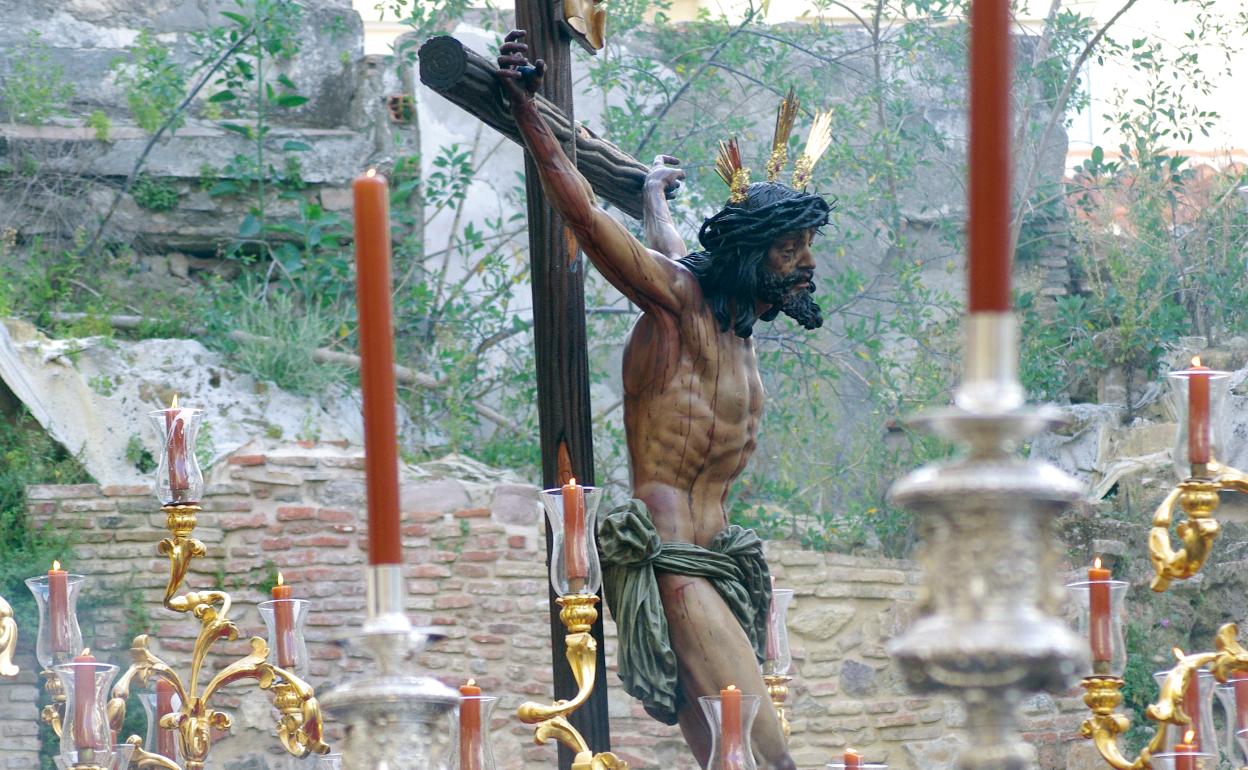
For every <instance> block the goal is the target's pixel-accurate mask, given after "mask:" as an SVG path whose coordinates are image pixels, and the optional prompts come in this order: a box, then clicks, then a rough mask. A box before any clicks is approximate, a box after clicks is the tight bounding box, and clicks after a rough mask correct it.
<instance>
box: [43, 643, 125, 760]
mask: <svg viewBox="0 0 1248 770" xmlns="http://www.w3.org/2000/svg"><path fill="white" fill-rule="evenodd" d="M52 670H53V671H54V672H55V673H56V675H57V677H58V678H59V679H60V680H61V687H62V688H63V689H64V691H65V718H64V720H63V722H62V726H61V751H60V755H61V756H62V757H65V758H66V759H67V760H71V754H72V755H73V756H72V760H71V761H70V762H69V764H70V766H71V767H72V766H73V765H74V764H83V763H82V762H81V761H80V760H81V759H82V757H83V756H85V754H87V753H90V752H97V753H100V754H101V755H103V754H108V753H110V752H111V750H112V746H113V743H114V741H113V734H112V730H110V729H109V726H108V710H107V705H108V691H109V688H110V687H111V686H112V684H113V679H114V678H115V677H116V676H117V667H116V666H114V665H112V664H109V663H101V662H99V661H96V662H94V663H90V662H83V663H75V662H70V663H60V664H57V665H55V666H53V667H52ZM79 684H83V685H84V687H83V688H82V689H81V690H80V689H79V687H78V685H79ZM88 685H89V686H88ZM86 764H90V763H86ZM97 764H104V763H97ZM105 766H107V765H105Z"/></svg>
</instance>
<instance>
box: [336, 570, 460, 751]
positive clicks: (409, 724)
mask: <svg viewBox="0 0 1248 770" xmlns="http://www.w3.org/2000/svg"><path fill="white" fill-rule="evenodd" d="M368 570H369V574H368V577H367V589H368V605H367V606H368V612H369V614H368V618H367V619H366V620H365V622H364V627H363V629H362V630H361V632H360V636H359V638H358V640H357V641H358V643H359V645H360V646H361V647H363V648H364V649H365V650H366V651H367V652H368V653H369V655H370V656H371V657H372V658H373V664H374V671H373V672H372V673H371V674H369V675H367V676H366V677H365V678H364V679H361V680H357V681H354V682H351V683H349V684H345V685H342V686H341V687H338V688H337V689H335V690H334V691H332V692H330V693H327V694H326V695H324V696H323V697H322V698H321V699H320V700H321V706H322V708H323V709H324V710H325V712H326V713H327V714H329V715H330V717H331V718H332V719H333V720H334V721H336V722H339V723H341V724H342V725H343V726H344V727H345V728H346V739H345V740H344V741H343V742H342V747H341V750H342V767H343V768H344V770H433V769H434V768H437V767H440V762H441V757H442V755H443V753H444V750H445V748H446V743H447V741H448V733H449V731H448V730H447V729H446V725H447V722H446V719H447V716H446V715H447V713H448V712H449V711H450V710H451V709H453V708H454V707H455V705H456V704H458V703H459V694H458V693H457V692H455V691H454V690H452V689H451V688H449V687H447V686H446V685H443V684H442V683H440V682H438V681H437V680H435V679H432V678H429V677H425V676H420V675H418V674H417V673H416V672H415V670H414V669H415V659H416V657H417V656H418V655H419V654H420V652H421V651H422V650H423V649H424V647H425V644H426V642H427V641H428V639H429V636H428V634H426V633H423V632H421V631H419V630H416V629H413V628H412V625H411V623H410V621H408V619H407V616H406V614H404V611H403V593H402V588H403V580H402V567H401V566H400V565H397V564H389V565H379V566H374V567H369V568H368Z"/></svg>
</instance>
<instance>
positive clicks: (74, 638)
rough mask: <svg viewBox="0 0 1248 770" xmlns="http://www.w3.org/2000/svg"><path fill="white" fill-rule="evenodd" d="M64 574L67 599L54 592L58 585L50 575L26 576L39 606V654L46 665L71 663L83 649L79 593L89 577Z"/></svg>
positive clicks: (37, 649)
mask: <svg viewBox="0 0 1248 770" xmlns="http://www.w3.org/2000/svg"><path fill="white" fill-rule="evenodd" d="M61 574H62V575H63V576H64V582H65V586H64V596H65V599H64V602H63V604H62V602H61V601H60V600H59V599H55V598H54V597H53V596H52V593H53V591H54V590H55V589H54V587H53V586H52V585H51V582H52V579H51V578H50V577H49V576H48V575H37V576H35V577H32V578H27V579H26V587H27V588H29V589H30V592H31V593H32V594H34V596H35V604H37V605H38V607H39V633H38V635H37V636H36V637H35V657H36V658H38V659H39V665H40V666H42V667H43V668H44V669H50V668H52V667H53V666H55V665H57V664H58V663H68V662H69V661H71V660H73V659H74V656H75V655H77V654H78V653H80V652H82V647H83V644H82V629H81V628H79V626H78V594H79V592H81V590H82V586H83V585H84V584H85V583H86V581H87V579H86V577H85V576H83V575H69V574H65V573H61Z"/></svg>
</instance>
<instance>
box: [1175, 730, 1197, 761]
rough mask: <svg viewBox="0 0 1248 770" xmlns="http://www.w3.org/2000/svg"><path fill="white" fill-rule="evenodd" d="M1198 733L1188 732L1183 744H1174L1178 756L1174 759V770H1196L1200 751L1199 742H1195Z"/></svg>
mask: <svg viewBox="0 0 1248 770" xmlns="http://www.w3.org/2000/svg"><path fill="white" fill-rule="evenodd" d="M1196 732H1197V731H1195V730H1188V731H1187V734H1186V735H1184V736H1183V741H1182V743H1176V744H1174V753H1175V754H1176V755H1177V756H1175V758H1174V770H1196V753H1197V751H1199V750H1200V745H1199V742H1198V741H1194V740H1193V739H1194V738H1196Z"/></svg>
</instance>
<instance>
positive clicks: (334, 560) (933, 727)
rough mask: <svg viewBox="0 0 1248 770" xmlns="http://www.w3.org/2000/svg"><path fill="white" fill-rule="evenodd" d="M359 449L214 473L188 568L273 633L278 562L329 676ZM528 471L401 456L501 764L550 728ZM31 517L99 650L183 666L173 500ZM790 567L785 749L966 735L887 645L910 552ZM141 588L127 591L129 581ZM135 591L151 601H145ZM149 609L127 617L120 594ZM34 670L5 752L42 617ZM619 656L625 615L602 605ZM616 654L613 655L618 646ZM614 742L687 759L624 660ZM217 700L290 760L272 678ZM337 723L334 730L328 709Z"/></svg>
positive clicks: (9, 700)
mask: <svg viewBox="0 0 1248 770" xmlns="http://www.w3.org/2000/svg"><path fill="white" fill-rule="evenodd" d="M362 464H363V458H362V456H361V454H360V452H359V450H358V449H354V448H343V447H340V446H333V445H325V444H322V445H317V446H313V447H304V446H300V445H297V444H283V445H278V444H272V445H269V446H267V447H266V446H261V445H252V446H249V447H245V448H244V449H242V450H240V451H239V452H238V453H236V454H234V455H232V456H231V457H230V458H229V460H228V461H227V462H226V463H224V464H222V465H220V466H219V467H218V468H217V469H216V470H215V471H214V472H213V474H212V478H211V485H210V491H209V493H208V495H207V496H206V497H205V500H204V506H203V507H204V511H203V513H202V514H200V524H199V527H198V529H196V532H195V534H196V537H198V538H200V539H201V540H202V541H203V542H204V543H205V544H206V546H207V548H208V556H207V558H205V559H202V560H198V561H196V562H195V564H194V567H193V569H192V571H191V574H190V576H189V578H188V584H189V585H190V586H193V587H198V588H208V587H212V586H218V585H221V584H222V583H224V587H225V588H226V589H227V590H229V591H230V592H231V593H232V595H233V597H234V599H235V604H234V607H235V609H234V611H233V612H232V615H233V617H234V618H235V619H236V620H237V622H238V623H239V626H240V629H241V631H242V635H243V638H244V639H245V638H246V637H248V636H250V635H251V634H262V633H263V625H262V623H261V622H260V620H259V617H258V614H257V612H256V610H255V609H254V605H255V604H256V603H257V602H258V601H261V600H262V599H263V598H264V597H262V595H261V593H260V592H259V591H258V589H257V585H259V584H262V583H264V582H265V581H267V580H271V575H272V572H273V571H274V570H278V569H280V570H281V571H282V572H283V576H284V577H285V579H286V580H287V582H289V583H291V584H292V585H293V586H294V591H295V595H296V596H297V597H302V598H307V599H311V600H313V601H314V602H315V604H314V607H313V610H312V613H311V616H310V619H309V621H308V627H307V638H308V641H309V644H310V652H311V659H312V663H311V671H310V675H309V679H310V681H311V682H312V684H313V685H314V686H316V687H317V688H318V689H319V690H321V691H326V690H328V689H330V688H331V687H333V686H335V685H337V684H339V683H342V682H345V681H349V680H351V679H352V678H353V677H356V676H357V675H358V674H359V673H360V671H361V669H362V661H361V659H359V658H357V657H354V656H352V655H351V654H349V653H348V652H346V651H344V649H343V648H342V647H341V646H340V645H338V644H336V643H335V642H336V640H339V639H342V638H344V637H347V636H350V635H351V633H352V631H353V629H355V628H358V626H359V623H360V621H361V617H362V605H363V591H364V585H363V581H362V579H361V568H362V566H363V563H364V547H365V542H366V534H367V533H366V531H365V528H364V522H363V518H362V510H363V500H364V481H363V472H362V470H361V468H362ZM536 493H537V490H536V488H535V487H533V486H531V485H528V484H523V483H519V482H517V481H516V480H514V479H508V478H506V477H504V476H501V475H499V474H497V473H495V472H493V471H490V470H489V469H486V468H484V467H482V466H479V465H476V464H474V463H471V462H469V461H463V460H460V459H457V458H448V459H447V460H444V461H440V462H435V463H430V464H426V465H423V466H419V467H411V468H408V469H407V471H406V473H405V478H404V482H403V505H402V508H403V511H404V526H403V536H404V547H405V552H404V553H405V559H406V562H407V567H406V574H407V578H408V590H409V593H410V600H409V606H410V608H411V614H412V617H413V620H414V621H415V622H417V623H419V624H431V625H436V626H442V627H444V628H445V630H446V634H447V639H446V640H445V641H444V642H442V643H440V644H439V645H437V647H436V648H434V649H432V650H431V651H429V652H427V653H426V654H425V655H424V656H423V658H422V659H421V665H422V667H423V668H424V669H425V670H427V671H429V672H431V673H432V674H434V675H437V676H439V677H440V678H442V679H443V680H444V681H446V682H448V683H450V684H459V683H462V681H463V680H464V679H466V678H467V677H470V676H471V677H474V678H476V680H477V681H478V682H479V683H480V684H481V686H482V688H483V689H484V691H485V692H486V693H487V694H497V695H499V696H500V698H501V701H500V704H499V708H498V709H497V710H496V712H495V715H496V719H495V722H494V732H493V740H494V746H495V752H496V756H497V759H498V763H499V767H500V768H507V769H508V770H518V769H519V768H521V767H524V768H534V769H536V768H548V767H552V766H553V765H554V761H555V760H554V757H555V750H554V748H553V747H551V746H535V745H533V744H532V733H531V729H530V728H528V727H525V726H524V725H522V724H520V723H519V722H518V721H517V720H515V719H514V717H513V716H512V715H513V714H514V711H515V708H516V706H518V705H519V703H520V702H521V701H522V700H527V699H537V700H544V699H547V698H549V697H550V687H551V670H550V652H549V638H548V633H549V626H548V622H549V620H548V615H547V602H546V574H545V568H544V565H543V544H542V535H541V533H540V530H539V529H538V526H539V519H538V510H537V508H538V503H537V499H536ZM29 501H30V502H29V505H30V508H31V512H32V514H34V517H35V519H36V521H39V522H47V523H49V524H51V526H52V527H53V528H54V529H55V530H57V531H60V532H72V533H73V535H74V538H75V540H76V542H77V543H78V545H77V546H76V547H75V548H74V554H72V555H67V557H66V562H67V566H68V568H69V569H70V570H71V571H74V572H83V573H86V574H88V575H90V576H91V583H90V585H89V588H88V589H87V592H86V600H87V601H88V602H89V603H93V604H99V603H100V602H106V601H108V602H111V604H107V603H106V604H103V605H100V606H97V607H96V608H95V609H93V610H91V611H90V612H84V632H85V633H86V634H87V635H88V636H89V637H93V638H90V640H89V641H90V644H91V645H92V647H93V649H95V650H98V654H99V656H100V657H101V658H102V659H104V660H107V661H110V662H114V663H117V664H123V663H124V662H125V658H126V655H125V648H126V647H127V646H128V637H129V635H130V634H131V633H134V632H137V631H140V630H148V631H150V632H152V633H153V634H154V635H155V636H156V638H157V639H158V640H159V641H158V643H157V647H158V651H159V653H160V654H162V655H165V656H166V657H167V658H168V659H169V661H170V662H171V663H172V664H173V665H174V667H175V668H176V669H178V670H179V671H181V670H184V669H185V662H186V659H187V656H188V653H189V650H190V648H191V644H192V641H193V638H194V634H195V633H196V631H197V628H198V626H197V624H196V623H195V622H194V621H192V620H190V619H188V618H186V617H184V616H181V615H177V614H175V613H172V612H170V611H167V610H165V609H163V608H162V607H161V604H160V600H161V595H162V593H161V592H162V589H163V586H164V582H165V575H166V574H167V563H166V561H165V559H164V558H162V557H160V556H158V555H157V553H156V543H157V542H158V541H159V540H160V538H161V537H162V536H163V535H164V534H165V530H164V517H163V514H161V513H160V512H159V509H158V507H157V505H156V503H155V501H154V499H153V498H152V496H151V493H150V490H149V489H148V488H147V487H145V486H111V487H110V486H105V487H100V486H98V485H93V484H88V485H77V486H39V487H31V488H30V489H29ZM768 556H769V560H770V562H771V564H772V565H773V570H774V572H775V573H776V575H777V580H778V582H779V584H780V585H782V586H792V587H793V588H795V589H796V592H797V596H796V601H795V603H794V606H793V609H792V610H791V614H790V623H789V625H790V629H791V631H792V634H793V646H794V661H795V668H796V671H795V679H794V682H793V687H792V691H791V695H790V703H791V714H792V723H793V738H792V744H791V745H792V750H793V754H794V758H795V759H796V760H797V764H798V766H799V767H802V768H818V767H822V765H823V764H824V763H826V762H827V761H829V760H830V759H831V758H832V757H833V755H835V754H837V753H839V752H840V750H841V749H842V748H843V747H844V746H845V745H847V744H849V745H852V746H854V747H855V748H858V749H861V750H863V751H865V753H866V755H867V757H868V759H869V760H872V761H887V762H888V763H889V764H890V765H891V766H892V767H894V768H915V769H917V768H923V770H940V768H944V767H949V766H950V763H951V760H952V758H953V756H954V752H955V749H956V748H957V746H958V745H959V743H960V738H959V736H958V732H957V730H956V728H957V727H958V726H959V724H960V723H961V719H962V717H961V714H960V713H959V710H958V708H957V707H956V706H955V705H954V704H952V703H950V702H945V701H941V700H934V699H928V698H918V697H913V696H911V695H908V694H906V693H905V692H904V691H903V690H902V688H901V684H900V680H899V677H898V675H897V674H896V673H895V672H894V670H893V668H892V666H891V663H890V660H889V658H888V655H887V652H886V644H887V642H888V640H889V639H891V638H892V637H894V636H896V635H897V634H898V633H899V632H900V631H901V630H902V629H903V628H904V627H905V626H906V624H907V623H908V622H909V618H910V616H911V613H912V612H913V608H914V603H915V599H916V594H917V591H918V585H917V584H918V580H919V576H918V574H917V572H916V570H915V568H914V566H913V564H911V563H910V562H903V561H891V560H886V559H877V558H864V557H848V556H838V555H830V554H821V553H814V552H810V551H806V550H802V549H801V548H799V547H796V546H794V545H792V544H787V543H771V544H769V545H768ZM131 599H133V602H132V601H131ZM135 602H137V603H138V604H137V605H136V604H135ZM130 606H137V607H138V609H139V610H140V611H139V613H138V615H139V618H140V622H139V623H138V624H137V625H139V626H145V627H146V628H138V627H131V628H129V629H127V627H126V621H125V617H124V613H125V609H126V608H127V607H130ZM23 631H24V635H23V642H22V653H21V655H20V658H19V662H20V664H21V665H22V667H23V669H24V670H23V673H22V674H21V676H20V677H19V678H18V679H17V680H14V681H8V682H0V741H3V744H4V745H3V752H2V753H0V768H6V769H7V768H14V769H16V768H23V769H24V770H25V769H28V768H34V767H36V766H37V764H36V762H35V755H36V751H37V745H36V741H37V730H36V722H35V719H36V716H37V708H36V700H37V698H38V696H39V692H38V690H37V689H36V684H35V679H36V676H35V671H34V669H35V662H34V660H33V654H32V652H31V648H32V645H33V637H34V630H33V629H24V630H23ZM607 633H608V639H607V654H608V660H613V658H614V629H613V627H612V625H611V624H610V623H608V624H607ZM217 649H218V650H219V651H220V653H219V654H216V655H214V657H213V661H212V663H211V664H210V668H215V667H220V666H222V665H224V664H225V663H226V662H228V661H229V660H231V659H232V658H233V657H237V656H239V655H241V654H242V653H243V652H244V649H245V645H244V642H243V641H239V642H234V643H222V644H219V645H218V647H217ZM612 667H613V664H612ZM609 681H610V682H611V683H612V685H613V689H612V691H611V699H610V714H611V720H612V722H611V731H612V735H613V747H614V749H615V750H616V751H617V753H619V754H621V755H622V756H623V757H624V758H625V759H627V760H628V761H629V763H630V764H631V765H632V766H633V767H634V768H637V769H638V770H642V769H646V768H656V769H657V768H663V769H664V770H692V768H693V767H694V764H693V762H692V759H691V758H690V756H689V755H688V753H687V751H686V750H685V748H684V745H683V743H682V741H681V739H680V737H679V734H678V732H677V731H676V730H675V728H669V727H666V726H663V725H660V724H658V723H655V722H653V721H651V720H650V719H649V718H648V717H646V716H645V714H644V712H643V711H642V709H641V708H640V706H639V705H638V704H637V703H635V702H633V701H632V700H631V699H630V698H629V697H628V696H626V695H625V694H624V693H623V692H621V691H620V690H619V684H618V680H616V679H615V678H614V676H613V675H612V676H611V677H610V679H609ZM218 705H221V706H224V707H226V708H227V710H230V711H232V712H233V713H234V714H235V716H236V725H237V726H236V728H235V730H234V733H233V734H232V735H230V736H228V737H226V738H223V739H222V740H221V741H220V743H219V744H218V745H217V747H216V749H215V750H214V752H213V756H214V758H215V760H214V766H215V767H218V768H225V769H227V770H228V769H231V768H232V769H233V770H243V769H244V768H262V767H285V766H286V765H285V763H284V762H283V761H280V760H278V759H276V755H275V754H274V753H273V752H272V748H273V747H274V746H275V745H276V744H275V741H274V739H272V738H270V737H268V736H267V735H266V734H265V731H264V730H262V729H259V728H258V726H260V725H265V724H266V723H268V720H269V719H270V717H269V714H270V710H269V705H268V702H267V698H266V696H265V695H264V694H261V693H257V692H252V691H250V690H249V689H248V688H247V687H246V686H238V687H236V688H233V689H230V690H227V691H226V692H225V693H224V695H222V696H221V699H220V702H219V704H218ZM1080 708H1081V704H1080V702H1079V700H1078V699H1077V698H1061V699H1053V698H1049V697H1047V696H1039V697H1037V698H1035V699H1033V700H1032V701H1031V702H1030V703H1028V704H1027V707H1026V711H1027V715H1028V716H1027V720H1028V723H1029V729H1030V730H1031V733H1030V737H1031V739H1032V740H1033V742H1034V743H1035V744H1036V746H1037V748H1038V749H1039V753H1040V758H1041V766H1042V767H1043V768H1046V769H1047V768H1062V767H1065V766H1066V754H1067V749H1068V747H1069V746H1070V745H1071V741H1073V740H1075V727H1076V726H1077V722H1078V719H1079V718H1080V717H1081V713H1080ZM331 734H336V731H335V730H333V728H332V726H331Z"/></svg>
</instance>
